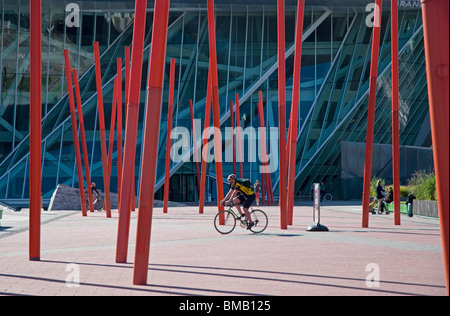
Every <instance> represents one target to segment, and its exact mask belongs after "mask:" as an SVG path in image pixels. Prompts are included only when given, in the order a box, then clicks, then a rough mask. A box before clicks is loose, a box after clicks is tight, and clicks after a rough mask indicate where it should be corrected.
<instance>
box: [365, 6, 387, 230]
mask: <svg viewBox="0 0 450 316" xmlns="http://www.w3.org/2000/svg"><path fill="white" fill-rule="evenodd" d="M382 4H383V1H382V0H376V1H375V17H374V24H373V36H372V59H371V61H370V81H369V105H368V111H367V132H366V156H365V163H364V183H363V200H362V203H363V205H362V227H369V203H370V180H371V176H372V152H373V130H374V124H375V102H376V93H377V75H378V52H379V48H380V28H381V26H380V25H381V12H382Z"/></svg>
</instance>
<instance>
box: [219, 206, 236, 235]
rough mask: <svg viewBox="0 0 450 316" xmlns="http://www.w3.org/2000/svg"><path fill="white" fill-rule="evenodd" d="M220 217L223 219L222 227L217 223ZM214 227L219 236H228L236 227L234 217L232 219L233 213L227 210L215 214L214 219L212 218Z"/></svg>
mask: <svg viewBox="0 0 450 316" xmlns="http://www.w3.org/2000/svg"><path fill="white" fill-rule="evenodd" d="M221 215H223V216H224V218H225V222H224V224H223V225H220V222H219V218H220V216H221ZM214 227H215V228H216V230H217V231H218V232H219V233H221V234H224V235H226V234H229V233H231V232H232V231H233V230H234V228H235V227H236V217H234V215H233V213H231V212H230V211H228V210H225V211H221V212H219V213H217V215H216V217H215V218H214Z"/></svg>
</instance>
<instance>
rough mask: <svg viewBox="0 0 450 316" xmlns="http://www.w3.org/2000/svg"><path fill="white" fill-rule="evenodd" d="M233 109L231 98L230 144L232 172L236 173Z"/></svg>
mask: <svg viewBox="0 0 450 316" xmlns="http://www.w3.org/2000/svg"><path fill="white" fill-rule="evenodd" d="M233 112H234V109H233V100H230V122H231V123H230V126H231V146H232V148H233V174H236V137H234V131H235V130H234V113H233Z"/></svg>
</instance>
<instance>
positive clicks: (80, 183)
mask: <svg viewBox="0 0 450 316" xmlns="http://www.w3.org/2000/svg"><path fill="white" fill-rule="evenodd" d="M64 61H65V66H66V79H67V89H68V92H69V107H70V117H71V119H72V135H73V145H74V147H75V163H76V165H77V175H78V187H79V189H80V190H79V191H80V202H81V214H83V216H87V210H86V198H85V196H84V180H83V169H82V167H81V154H80V141H79V140H78V128H77V118H76V116H75V100H74V96H73V88H72V71H71V69H70V61H69V51H68V50H67V49H65V50H64ZM88 191H89V190H88Z"/></svg>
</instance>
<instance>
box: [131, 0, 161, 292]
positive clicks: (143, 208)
mask: <svg viewBox="0 0 450 316" xmlns="http://www.w3.org/2000/svg"><path fill="white" fill-rule="evenodd" d="M169 5H170V1H169V0H160V1H155V11H154V12H155V13H154V20H153V34H152V47H151V53H150V66H149V77H148V87H147V112H146V114H145V131H144V144H143V149H142V164H141V185H140V192H139V214H138V223H137V232H136V250H135V257H134V274H133V284H137V285H144V284H146V283H147V273H148V259H149V254H150V236H151V229H152V215H153V200H154V193H155V178H156V165H157V161H158V140H159V125H160V121H159V120H160V116H161V99H162V87H163V81H164V64H165V58H166V43H167V25H168V20H169ZM133 51H134V48H133Z"/></svg>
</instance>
